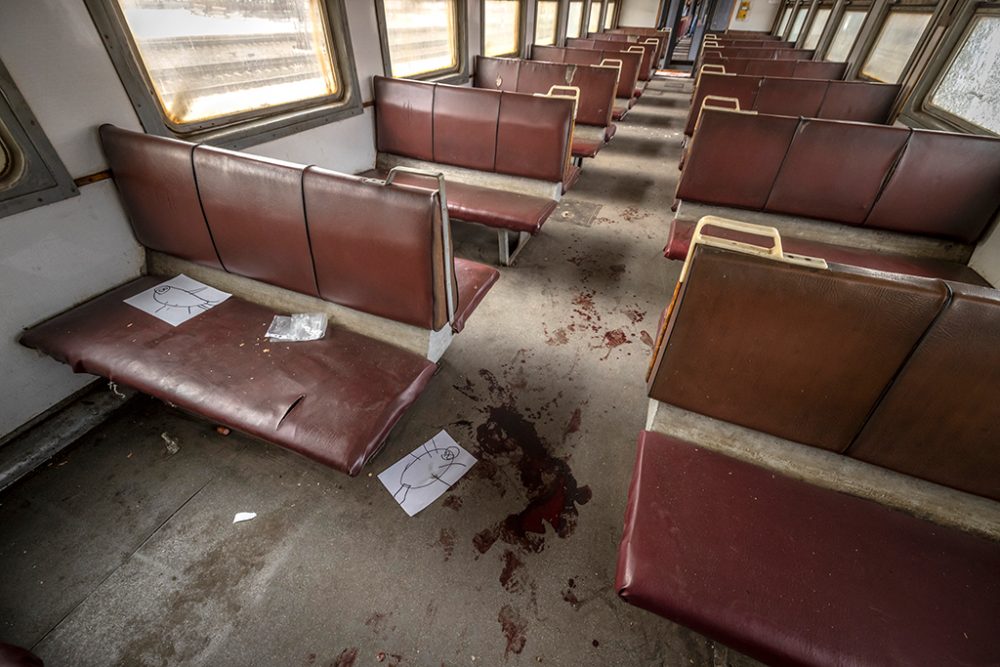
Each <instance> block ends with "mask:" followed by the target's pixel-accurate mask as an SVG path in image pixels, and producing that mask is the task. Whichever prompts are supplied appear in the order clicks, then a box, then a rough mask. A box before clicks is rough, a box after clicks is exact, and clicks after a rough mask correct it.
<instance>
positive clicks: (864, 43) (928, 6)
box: [849, 0, 943, 83]
mask: <svg viewBox="0 0 1000 667" xmlns="http://www.w3.org/2000/svg"><path fill="white" fill-rule="evenodd" d="M942 7H943V4H937V3H934V2H932V1H929V0H924V1H923V2H921V3H912V4H910V3H908V4H903V3H902V2H898V1H897V2H892V1H890V2H883V3H882V5H881V7H878V6H877V5H875V6H873V7H872V9H871V10H869V12H868V16H867V18H866V19H865V22H864V23H863V24H862V25H861V32H859V33H858V38H857V39H855V40H854V46H853V47H852V48H851V52H852V53H853V52H855V51H857V54H858V57H857V58H855V59H854V63H853V67H852V69H853V77H854V78H856V79H858V80H859V81H868V82H871V83H883V82H882V81H879V80H878V79H875V78H874V77H871V76H867V75H865V74H863V73H862V70H863V69H864V68H865V64H866V63H867V62H868V59H869V58H870V57H871V55H872V51H874V50H875V46H876V44H878V40H879V37H881V35H882V31H883V29H884V28H885V24H886V22H887V21H888V20H889V16H890V15H891V14H892V13H893V12H897V11H898V12H902V13H912V14H926V13H927V12H930V18H929V19H928V20H927V25H926V26H924V31H923V33H921V35H920V39H918V40H917V42H916V44H914V45H913V50H912V51H910V55H909V57H908V58H907V59H906V63H905V64H904V65H903V69H902V70H901V71H900V73H899V79H898V80H897V81H888V82H884V83H902V82H904V81H906V77H907V76H908V75H909V74H910V72H911V70H912V69H913V65H914V63H916V62H917V59H918V58H919V56H920V52H921V51H922V50H923V48H924V45H925V44H926V43H927V40H928V38H929V37H930V35H931V33H933V32H934V26H935V25H936V23H937V19H938V16H940V14H941V9H942ZM876 12H877V13H878V15H877V16H875V13H876ZM869 27H870V30H867V34H866V32H865V31H866V29H868V28H869ZM859 39H860V40H861V41H860V42H859ZM859 43H860V48H859ZM849 74H850V72H849Z"/></svg>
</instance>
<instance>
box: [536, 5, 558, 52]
mask: <svg viewBox="0 0 1000 667" xmlns="http://www.w3.org/2000/svg"><path fill="white" fill-rule="evenodd" d="M542 1H545V2H555V3H556V27H555V29H554V31H553V33H552V43H551V44H538V42H537V41H536V40H537V39H538V10H539V8H540V7H541V5H542ZM532 4H534V5H535V15H534V17H533V18H534V20H533V21H532V25H531V43H532V45H534V44H538V45H539V46H558V45H559V39H560V35H559V24H560V21H561V20H562V11H563V2H562V0H534V2H533V3H532Z"/></svg>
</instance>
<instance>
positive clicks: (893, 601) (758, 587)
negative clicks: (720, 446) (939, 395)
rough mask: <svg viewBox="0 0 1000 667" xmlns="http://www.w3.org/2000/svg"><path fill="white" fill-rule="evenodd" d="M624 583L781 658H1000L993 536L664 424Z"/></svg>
mask: <svg viewBox="0 0 1000 667" xmlns="http://www.w3.org/2000/svg"><path fill="white" fill-rule="evenodd" d="M617 588H618V591H619V593H620V594H621V596H622V597H623V598H625V599H626V600H627V601H628V602H630V603H632V604H634V605H636V606H638V607H642V608H643V609H647V610H649V611H652V612H654V613H657V614H660V615H661V616H665V617H667V618H669V619H671V620H673V621H676V622H678V623H681V624H683V625H686V626H688V627H690V628H693V629H694V630H696V631H698V632H701V633H703V634H705V635H708V636H709V637H712V638H713V639H716V640H718V641H721V642H723V643H725V644H728V645H730V646H732V647H733V648H735V649H737V650H739V651H742V652H744V653H746V654H747V655H750V656H751V657H754V658H756V659H758V660H761V661H763V662H766V663H767V664H771V665H903V664H923V665H945V664H948V665H988V664H997V662H998V661H1000V643H998V642H997V641H996V619H997V618H1000V546H998V544H997V543H996V542H992V541H989V540H986V539H983V538H979V537H977V536H974V535H970V534H968V533H964V532H961V531H958V530H955V529H951V528H947V527H943V526H939V525H937V524H933V523H930V522H928V521H924V520H921V519H917V518H915V517H912V516H909V515H907V514H904V513H902V512H899V511H895V510H892V509H889V508H887V507H884V506H882V505H879V504H878V503H875V502H873V501H870V500H865V499H862V498H857V497H854V496H849V495H847V494H844V493H840V492H837V491H831V490H829V489H823V488H820V487H817V486H813V485H811V484H808V483H806V482H802V481H799V480H794V479H791V478H788V477H784V476H781V475H778V474H776V473H773V472H770V471H768V470H765V469H763V468H759V467H756V466H753V465H751V464H749V463H745V462H742V461H737V460H735V459H732V458H729V457H727V456H723V455H721V454H718V453H715V452H710V451H707V450H703V449H699V448H698V447H696V446H694V445H692V444H690V443H686V442H683V441H680V440H676V439H673V438H669V437H667V436H663V435H660V434H657V433H651V432H643V433H642V434H641V435H640V437H639V445H638V453H637V460H636V464H635V469H634V472H633V477H632V485H631V488H630V491H629V498H628V505H627V509H626V515H625V531H624V535H623V537H622V542H621V546H620V549H619V559H618V573H617Z"/></svg>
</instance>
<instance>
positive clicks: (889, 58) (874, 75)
mask: <svg viewBox="0 0 1000 667" xmlns="http://www.w3.org/2000/svg"><path fill="white" fill-rule="evenodd" d="M931 14H932V13H931V12H904V11H901V10H893V11H890V12H889V15H888V16H887V17H886V20H885V23H884V24H882V30H881V31H879V34H878V38H877V39H876V40H875V46H874V47H873V48H872V50H871V53H869V54H868V59H867V60H866V61H865V64H864V66H863V67H862V68H861V73H862V74H863V75H865V76H867V77H868V78H871V79H874V80H876V81H882V82H884V83H897V82H898V81H899V77H900V75H902V73H903V70H904V69H906V63H907V62H909V60H910V55H911V54H912V53H913V49H914V48H916V46H917V42H919V41H920V36H921V35H923V34H924V28H926V27H927V24H928V23H929V22H930V20H931Z"/></svg>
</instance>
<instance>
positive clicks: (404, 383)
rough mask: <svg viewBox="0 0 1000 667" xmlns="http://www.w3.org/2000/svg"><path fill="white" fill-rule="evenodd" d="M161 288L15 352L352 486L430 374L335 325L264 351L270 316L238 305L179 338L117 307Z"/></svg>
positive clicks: (103, 299)
mask: <svg viewBox="0 0 1000 667" xmlns="http://www.w3.org/2000/svg"><path fill="white" fill-rule="evenodd" d="M161 282H163V278H158V277H152V276H147V277H143V278H139V279H138V280H134V281H132V282H130V283H128V284H126V285H123V286H121V287H119V288H117V289H114V290H112V291H110V292H108V293H107V294H104V295H102V296H99V297H97V298H96V299H93V300H92V301H89V302H87V303H85V304H84V305H82V306H78V307H77V308H74V309H73V310H71V311H69V312H67V313H64V314H62V315H59V316H57V317H55V318H53V319H51V320H49V321H47V322H45V323H43V324H41V325H39V326H37V327H34V328H32V329H30V330H29V331H27V332H26V333H25V334H24V335H23V336H22V338H21V343H22V344H24V345H26V346H28V347H31V348H34V349H36V350H39V351H41V352H44V353H45V354H47V355H49V356H51V357H53V358H55V359H56V360H58V361H62V362H64V363H66V364H68V365H69V366H70V367H71V368H72V369H73V370H74V371H75V372H77V373H91V374H93V375H99V376H101V377H105V378H107V379H109V380H111V381H112V382H118V383H122V384H124V385H127V386H129V387H132V388H134V389H136V390H138V391H141V392H143V393H145V394H149V395H151V396H155V397H157V398H159V399H161V400H164V401H167V402H168V403H171V404H173V405H176V406H178V407H180V408H182V409H185V410H189V411H191V412H194V413H196V414H199V415H201V416H203V417H205V418H207V419H209V420H211V421H214V422H217V423H220V424H224V425H226V426H229V427H232V428H234V429H238V430H240V431H243V432H245V433H249V434H251V435H254V436H257V437H259V438H261V439H263V440H266V441H268V442H272V443H274V444H277V445H280V446H282V447H285V448H287V449H290V450H292V451H295V452H298V453H299V454H303V455H305V456H307V457H309V458H311V459H314V460H316V461H318V462H320V463H322V464H324V465H327V466H330V467H332V468H335V469H336V470H339V471H341V472H344V473H347V474H348V475H352V476H353V475H357V474H358V473H359V472H360V471H361V468H362V466H363V465H364V463H365V462H366V461H367V460H368V459H369V458H371V457H372V456H373V455H374V454H375V453H376V452H377V451H378V449H379V447H380V446H381V444H382V443H383V442H384V441H385V439H386V437H387V436H388V434H389V431H390V430H391V429H392V427H393V425H394V424H395V423H396V422H397V421H398V420H399V418H400V417H401V416H402V415H403V413H404V412H405V411H406V409H407V408H408V407H409V406H410V405H411V404H412V403H413V402H414V401H415V400H416V399H417V397H418V396H419V395H420V393H421V392H422V391H423V389H424V387H425V386H426V385H427V383H428V382H429V381H430V379H431V376H432V375H433V374H434V371H435V364H434V363H433V362H431V361H429V360H427V359H425V358H423V357H421V356H420V355H417V354H414V353H413V352H408V351H406V350H402V349H400V348H397V347H394V346H392V345H389V344H388V343H383V342H381V341H377V340H374V339H372V338H369V337H367V336H363V335H361V334H356V333H353V332H350V331H346V330H344V329H341V328H339V327H334V326H331V327H330V328H329V329H328V331H327V335H326V337H325V338H323V339H321V340H318V341H310V342H305V343H281V342H276V341H267V340H266V339H264V332H265V331H267V327H268V325H269V324H270V323H271V318H273V317H274V311H273V310H271V309H269V308H265V307H263V306H258V305H256V304H253V303H250V302H247V301H244V300H242V299H240V298H237V297H230V298H229V299H227V300H226V301H224V302H223V303H221V304H219V305H217V306H215V307H213V308H212V309H210V310H208V311H206V312H204V313H202V314H200V315H198V316H197V317H194V318H192V319H190V320H188V321H187V322H185V323H184V324H182V325H181V326H178V327H172V326H170V325H169V324H167V323H165V322H161V321H160V320H158V319H156V318H154V317H151V316H150V315H147V314H146V313H143V312H141V311H139V310H137V309H136V308H133V307H132V306H130V305H128V304H126V303H123V299H126V298H128V297H130V296H133V295H135V294H137V293H139V292H142V291H144V290H146V289H149V288H150V287H153V286H154V285H157V284H159V283H161Z"/></svg>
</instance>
